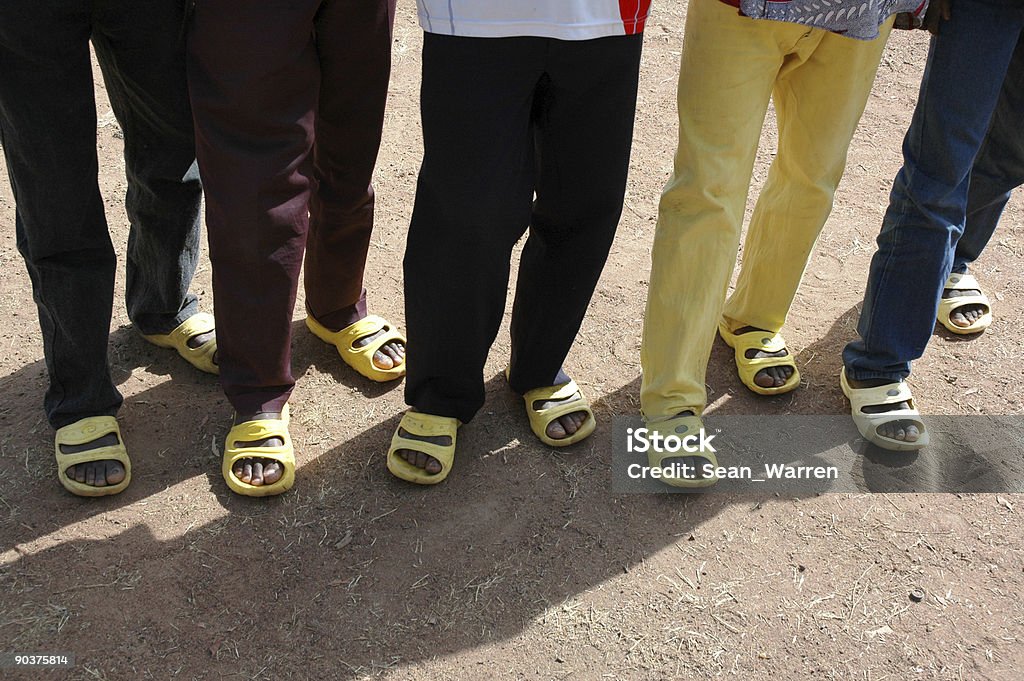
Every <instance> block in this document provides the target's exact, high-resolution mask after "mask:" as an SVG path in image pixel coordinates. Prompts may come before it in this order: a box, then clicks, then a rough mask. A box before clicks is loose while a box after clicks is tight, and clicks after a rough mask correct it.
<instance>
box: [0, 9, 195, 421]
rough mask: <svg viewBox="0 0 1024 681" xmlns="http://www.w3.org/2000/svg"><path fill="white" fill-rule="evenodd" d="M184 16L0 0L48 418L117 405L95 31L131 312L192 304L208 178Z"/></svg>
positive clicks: (10, 142)
mask: <svg viewBox="0 0 1024 681" xmlns="http://www.w3.org/2000/svg"><path fill="white" fill-rule="evenodd" d="M183 22H184V0H107V1H106V2H93V1H92V0H0V145H2V146H3V150H4V156H5V158H6V161H7V171H8V174H9V175H10V180H11V187H12V188H13V190H14V200H15V221H16V231H17V244H18V250H19V251H20V252H21V254H22V256H24V258H25V265H26V267H27V268H28V273H29V277H30V278H31V280H32V292H33V295H34V297H35V301H36V304H37V306H38V309H39V324H40V327H41V330H42V334H43V352H44V354H45V356H46V368H47V370H48V372H49V378H50V386H49V389H48V390H47V393H46V398H45V408H46V414H47V417H48V419H49V421H50V424H51V425H53V427H55V428H60V427H62V426H65V425H68V424H70V423H73V422H75V421H77V420H79V419H81V418H85V417H88V416H98V415H113V414H116V413H117V410H118V408H119V407H120V405H121V395H120V393H119V392H118V391H117V389H116V388H115V387H114V384H113V382H112V380H111V377H110V370H109V367H108V363H107V337H108V334H109V332H110V318H111V313H112V306H113V295H114V272H115V267H116V265H117V263H116V260H115V255H114V248H113V245H112V244H111V241H110V234H109V232H108V231H107V221H106V217H105V215H104V208H103V199H102V197H101V196H100V191H99V186H98V184H97V173H98V172H99V168H98V160H97V153H96V101H95V95H94V92H93V76H92V66H91V64H90V59H89V42H90V40H91V41H92V44H93V47H94V48H95V49H96V57H97V58H98V59H99V63H100V67H101V69H102V71H103V80H104V83H105V84H106V88H107V94H108V95H109V96H110V105H111V107H112V108H113V110H114V115H115V116H116V117H117V121H118V123H119V124H120V126H121V129H122V131H123V132H124V160H125V173H126V179H127V184H128V191H127V196H126V197H125V206H126V209H127V212H128V218H129V220H130V221H131V228H130V231H129V234H128V249H127V259H126V263H125V268H126V281H125V284H126V294H125V303H126V305H127V308H128V317H129V318H130V319H131V320H132V322H133V323H134V325H135V326H136V327H137V328H138V330H139V331H140V332H142V333H146V334H151V333H167V332H168V331H170V330H171V329H173V328H175V327H176V326H178V325H179V324H180V323H181V322H183V321H184V320H185V319H188V318H189V317H191V316H192V315H193V314H195V313H196V312H197V311H198V301H197V300H196V297H195V296H194V295H192V294H190V293H189V291H188V289H189V284H190V283H191V281H192V275H193V274H194V272H195V269H196V265H197V263H198V260H199V205H200V199H201V196H202V188H201V186H200V183H199V171H198V170H197V168H196V165H195V144H194V142H193V132H192V113H191V110H190V108H189V103H188V92H187V90H186V85H185V45H184V40H183V39H182V28H183Z"/></svg>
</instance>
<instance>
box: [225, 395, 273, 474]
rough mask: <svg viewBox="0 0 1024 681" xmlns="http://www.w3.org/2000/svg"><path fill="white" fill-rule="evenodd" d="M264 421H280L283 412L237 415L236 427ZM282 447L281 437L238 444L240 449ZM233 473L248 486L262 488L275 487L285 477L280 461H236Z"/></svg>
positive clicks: (254, 458) (232, 469)
mask: <svg viewBox="0 0 1024 681" xmlns="http://www.w3.org/2000/svg"><path fill="white" fill-rule="evenodd" d="M263 419H275V420H280V419H281V412H259V413H257V414H235V425H236V426H237V425H238V424H240V423H245V422H246V421H260V420H263ZM282 445H284V440H282V439H281V438H279V437H268V438H266V439H265V440H256V441H254V442H239V443H238V446H239V447H281V446H282ZM231 473H232V474H233V475H234V476H235V477H236V478H238V479H239V480H241V481H242V482H244V483H246V484H247V485H253V486H254V487H260V486H262V485H273V484H274V483H275V482H277V481H278V480H280V479H281V476H282V475H284V466H283V465H282V464H281V462H280V461H275V460H274V459H261V458H256V457H253V458H250V459H239V460H238V461H236V462H235V464H234V465H233V466H232V467H231Z"/></svg>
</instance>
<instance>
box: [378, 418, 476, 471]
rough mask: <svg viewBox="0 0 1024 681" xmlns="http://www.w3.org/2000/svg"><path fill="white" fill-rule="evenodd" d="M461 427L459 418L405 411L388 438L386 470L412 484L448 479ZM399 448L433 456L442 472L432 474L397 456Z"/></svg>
mask: <svg viewBox="0 0 1024 681" xmlns="http://www.w3.org/2000/svg"><path fill="white" fill-rule="evenodd" d="M461 425H462V424H461V423H459V420H458V419H454V418H451V417H448V416H435V415H433V414H423V413H420V412H418V411H407V412H405V414H404V415H403V416H402V421H401V423H399V424H398V428H397V429H396V430H395V434H394V435H393V436H392V437H391V448H390V449H388V460H387V461H388V470H389V471H391V474H392V475H394V476H395V477H396V478H401V479H402V480H405V481H407V482H414V483H416V484H417V485H436V484H437V483H439V482H441V481H442V480H444V479H445V478H447V477H448V473H450V472H451V470H452V462H453V461H455V435H456V432H457V431H458V430H459V426H461ZM403 430H404V431H405V432H407V433H409V434H410V435H416V436H418V437H447V438H449V439H450V440H451V444H449V445H435V444H434V443H432V442H424V441H423V440H416V439H413V438H409V437H405V436H404V435H401V434H400V433H401V431H403ZM399 449H409V450H412V451H414V452H423V453H424V454H426V455H427V456H432V457H434V458H435V459H437V461H438V463H440V464H441V470H440V471H439V472H437V473H435V474H434V475H431V474H430V473H427V472H426V471H425V470H423V469H422V468H417V467H416V466H413V465H412V464H411V463H409V462H408V461H406V460H405V459H403V458H402V457H400V456H398V450H399Z"/></svg>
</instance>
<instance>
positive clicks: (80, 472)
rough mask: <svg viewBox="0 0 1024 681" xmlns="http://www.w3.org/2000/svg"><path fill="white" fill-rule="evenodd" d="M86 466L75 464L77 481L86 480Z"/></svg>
mask: <svg viewBox="0 0 1024 681" xmlns="http://www.w3.org/2000/svg"><path fill="white" fill-rule="evenodd" d="M85 468H86V467H85V466H84V465H82V466H73V469H74V473H72V475H74V476H75V482H85Z"/></svg>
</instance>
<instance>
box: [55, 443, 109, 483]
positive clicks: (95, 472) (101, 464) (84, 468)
mask: <svg viewBox="0 0 1024 681" xmlns="http://www.w3.org/2000/svg"><path fill="white" fill-rule="evenodd" d="M118 444H120V443H119V441H118V439H117V434H116V433H108V434H107V435H104V436H103V437H100V438H97V439H95V440H93V441H91V442H86V443H83V444H80V445H63V444H62V445H61V446H60V451H61V453H62V454H77V453H79V452H89V451H92V450H94V449H100V448H101V447H114V446H117V445H118ZM64 474H65V475H67V476H68V477H69V478H71V479H72V480H74V481H75V482H81V483H85V484H86V485H89V486H90V487H110V486H113V485H119V484H121V483H122V482H124V477H125V470H124V466H123V465H122V464H121V462H120V461H113V460H111V459H103V460H100V461H89V462H87V463H80V464H77V465H74V466H68V467H67V468H66V469H64Z"/></svg>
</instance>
